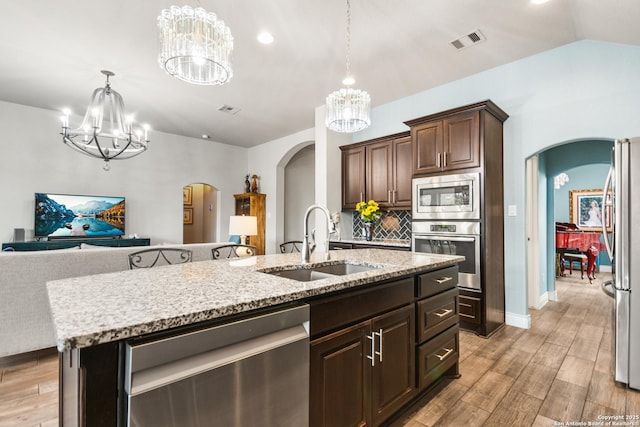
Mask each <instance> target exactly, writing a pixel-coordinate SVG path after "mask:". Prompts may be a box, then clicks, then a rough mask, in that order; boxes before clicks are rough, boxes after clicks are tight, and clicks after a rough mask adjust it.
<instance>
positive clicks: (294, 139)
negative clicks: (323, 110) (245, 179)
mask: <svg viewBox="0 0 640 427" xmlns="http://www.w3.org/2000/svg"><path fill="white" fill-rule="evenodd" d="M313 143H314V129H313V128H311V129H307V130H304V131H301V132H298V133H295V134H293V135H289V136H286V137H284V138H279V139H275V140H273V141H269V142H266V143H264V144H260V145H258V146H255V147H251V148H249V149H248V156H249V157H248V168H247V171H250V172H251V173H255V174H257V175H258V176H259V177H260V192H261V193H265V194H266V204H267V212H266V230H265V252H266V253H268V254H269V253H276V245H277V244H279V243H281V242H283V241H284V168H285V166H286V165H287V163H289V160H291V158H292V157H293V156H294V155H295V154H296V153H297V152H298V151H299V150H300V149H302V148H304V147H306V146H308V145H311V144H313ZM317 173H318V171H317V169H316V175H317ZM316 179H317V178H316ZM277 251H278V252H279V250H277Z"/></svg>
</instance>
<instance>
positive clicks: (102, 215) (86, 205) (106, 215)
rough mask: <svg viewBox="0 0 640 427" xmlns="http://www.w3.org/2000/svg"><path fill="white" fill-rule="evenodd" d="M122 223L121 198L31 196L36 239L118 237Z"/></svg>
mask: <svg viewBox="0 0 640 427" xmlns="http://www.w3.org/2000/svg"><path fill="white" fill-rule="evenodd" d="M124 220H125V201H124V197H105V196H82V195H72V194H51V193H36V194H35V223H34V235H35V237H37V238H42V237H48V238H52V239H55V238H70V237H72V238H82V237H103V238H110V237H111V238H115V237H120V236H122V235H124V231H125V228H124Z"/></svg>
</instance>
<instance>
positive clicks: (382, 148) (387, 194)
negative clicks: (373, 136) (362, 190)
mask: <svg viewBox="0 0 640 427" xmlns="http://www.w3.org/2000/svg"><path fill="white" fill-rule="evenodd" d="M392 143H393V141H382V142H378V143H376V144H371V145H367V146H366V155H365V158H366V160H367V183H366V190H367V191H366V195H367V196H366V197H367V200H371V199H373V200H375V201H376V202H378V203H379V204H380V206H381V207H390V206H391V205H392V195H391V191H392V190H393V175H392V172H393V145H392Z"/></svg>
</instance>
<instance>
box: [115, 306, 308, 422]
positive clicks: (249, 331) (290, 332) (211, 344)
mask: <svg viewBox="0 0 640 427" xmlns="http://www.w3.org/2000/svg"><path fill="white" fill-rule="evenodd" d="M125 392H126V400H127V425H128V426H137V427H142V426H144V427H151V426H152V427H161V426H175V427H178V426H179V427H191V426H193V427H196V426H198V427H204V426H224V427H231V426H238V427H239V426H247V427H248V426H261V427H268V426H296V427H298V426H308V425H309V306H308V305H300V306H296V307H293V308H287V309H283V310H279V311H276V312H271V313H267V314H262V315H258V316H256V317H251V318H248V319H245V320H240V321H236V322H233V323H229V324H224V325H221V326H217V327H212V328H209V329H204V330H198V331H195V332H191V333H188V334H183V335H178V336H173V337H169V338H165V339H160V340H156V341H152V342H146V343H135V342H133V341H132V342H130V343H129V344H127V345H126V357H125Z"/></svg>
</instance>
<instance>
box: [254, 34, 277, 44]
mask: <svg viewBox="0 0 640 427" xmlns="http://www.w3.org/2000/svg"><path fill="white" fill-rule="evenodd" d="M258 41H259V42H260V43H262V44H271V43H273V35H272V34H271V33H269V32H267V31H263V32H261V33H260V34H258Z"/></svg>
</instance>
